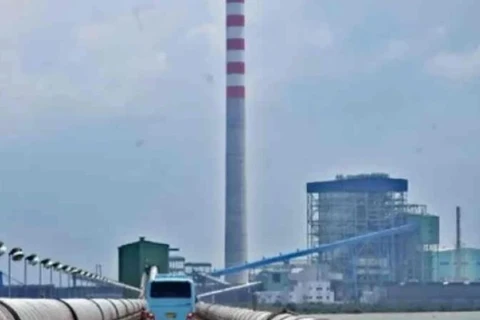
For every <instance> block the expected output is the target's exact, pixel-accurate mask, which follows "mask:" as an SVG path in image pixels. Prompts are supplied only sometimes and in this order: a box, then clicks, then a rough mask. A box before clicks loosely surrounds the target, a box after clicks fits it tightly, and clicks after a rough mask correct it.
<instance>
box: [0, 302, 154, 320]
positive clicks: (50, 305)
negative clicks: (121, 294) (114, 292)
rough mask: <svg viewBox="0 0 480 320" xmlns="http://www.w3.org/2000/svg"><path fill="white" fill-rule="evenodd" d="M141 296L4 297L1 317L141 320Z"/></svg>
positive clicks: (2, 319)
mask: <svg viewBox="0 0 480 320" xmlns="http://www.w3.org/2000/svg"><path fill="white" fill-rule="evenodd" d="M144 307H145V301H144V300H140V299H138V300H137V299H61V300H56V299H0V320H47V319H48V320H138V319H140V315H141V312H142V309H143V308H144Z"/></svg>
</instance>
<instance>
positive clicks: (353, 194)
mask: <svg viewBox="0 0 480 320" xmlns="http://www.w3.org/2000/svg"><path fill="white" fill-rule="evenodd" d="M407 193H408V181H407V180H406V179H394V178H390V177H389V176H388V175H387V174H361V175H348V176H342V175H338V176H337V177H336V179H335V180H331V181H323V182H311V183H307V244H308V247H309V248H313V247H317V246H319V245H322V244H328V243H332V242H334V241H338V240H341V239H345V238H351V237H355V236H358V235H362V234H368V233H372V232H377V231H380V230H384V229H388V228H393V227H396V226H400V225H405V224H409V223H415V224H417V225H418V229H417V231H416V232H415V233H406V234H398V235H395V236H391V237H384V238H382V239H379V240H375V241H370V242H360V243H358V244H357V245H355V246H350V247H348V248H341V249H337V250H334V251H331V252H325V253H322V254H319V255H317V256H313V257H312V259H311V262H312V263H314V264H318V265H326V266H328V267H329V268H330V271H331V272H332V273H337V274H340V275H341V278H342V283H343V284H344V285H345V288H344V289H345V290H344V291H345V292H344V293H345V294H347V292H349V293H352V292H353V293H354V295H357V294H358V292H360V291H368V290H371V289H372V288H374V287H376V286H380V285H382V283H387V282H400V281H419V282H422V281H430V280H431V279H432V276H433V275H432V272H433V266H432V263H433V261H432V256H433V255H432V252H436V250H438V244H439V219H438V216H435V215H432V214H429V213H428V211H427V207H426V206H425V205H415V204H409V203H408V201H407ZM344 298H345V299H348V298H349V297H347V296H345V297H344Z"/></svg>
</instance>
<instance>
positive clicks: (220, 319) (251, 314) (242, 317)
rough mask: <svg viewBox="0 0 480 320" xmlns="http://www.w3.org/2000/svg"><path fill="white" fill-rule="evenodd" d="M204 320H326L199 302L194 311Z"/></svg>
mask: <svg viewBox="0 0 480 320" xmlns="http://www.w3.org/2000/svg"><path fill="white" fill-rule="evenodd" d="M195 312H196V313H197V314H198V316H199V317H200V318H201V319H205V320H300V319H301V320H326V319H327V318H322V317H321V316H319V315H304V314H303V315H302V314H292V313H289V312H287V311H281V312H266V311H254V310H250V309H244V308H233V307H227V306H222V305H218V304H208V303H203V302H200V303H198V304H197V306H196V311H195Z"/></svg>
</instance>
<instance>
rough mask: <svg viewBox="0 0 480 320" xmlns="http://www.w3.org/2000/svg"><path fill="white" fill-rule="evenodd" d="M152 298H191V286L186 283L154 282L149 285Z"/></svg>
mask: <svg viewBox="0 0 480 320" xmlns="http://www.w3.org/2000/svg"><path fill="white" fill-rule="evenodd" d="M150 297H152V298H191V297H192V286H191V284H190V282H187V281H158V282H156V281H154V282H152V283H151V284H150Z"/></svg>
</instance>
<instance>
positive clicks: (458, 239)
mask: <svg viewBox="0 0 480 320" xmlns="http://www.w3.org/2000/svg"><path fill="white" fill-rule="evenodd" d="M455 218H456V219H455V220H456V232H455V280H456V281H461V280H462V233H461V232H462V229H461V224H460V222H461V215H460V207H459V206H457V208H456V212H455Z"/></svg>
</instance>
